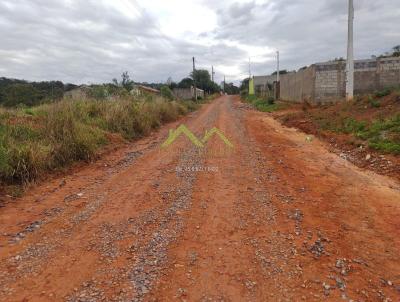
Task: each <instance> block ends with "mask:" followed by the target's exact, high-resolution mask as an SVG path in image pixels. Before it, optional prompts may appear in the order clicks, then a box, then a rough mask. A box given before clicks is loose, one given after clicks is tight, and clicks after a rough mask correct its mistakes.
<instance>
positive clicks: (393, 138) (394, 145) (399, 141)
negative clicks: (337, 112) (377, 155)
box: [311, 115, 400, 154]
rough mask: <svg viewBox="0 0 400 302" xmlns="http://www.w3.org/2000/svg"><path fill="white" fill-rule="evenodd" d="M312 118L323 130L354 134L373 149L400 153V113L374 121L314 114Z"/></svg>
mask: <svg viewBox="0 0 400 302" xmlns="http://www.w3.org/2000/svg"><path fill="white" fill-rule="evenodd" d="M311 118H312V119H313V121H314V122H315V123H316V124H317V125H318V126H319V128H321V129H322V130H328V131H333V132H337V133H346V134H352V135H353V136H354V137H355V138H357V139H360V140H363V141H365V142H367V144H368V146H369V147H370V148H372V149H375V150H379V151H383V152H387V153H394V154H400V115H396V116H394V117H391V118H386V119H378V120H373V121H365V120H356V119H354V118H352V117H344V116H339V117H337V118H336V119H333V118H332V119H329V118H328V117H326V116H322V115H321V116H319V115H317V116H316V115H314V116H312V117H311Z"/></svg>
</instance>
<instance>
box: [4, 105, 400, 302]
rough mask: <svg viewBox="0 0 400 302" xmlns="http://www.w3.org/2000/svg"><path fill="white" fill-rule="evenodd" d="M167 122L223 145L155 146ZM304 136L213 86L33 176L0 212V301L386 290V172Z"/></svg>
mask: <svg viewBox="0 0 400 302" xmlns="http://www.w3.org/2000/svg"><path fill="white" fill-rule="evenodd" d="M180 123H184V124H185V125H186V126H187V127H188V128H189V129H190V130H191V131H192V132H193V133H194V134H195V135H196V136H197V137H199V138H201V137H203V135H204V133H205V131H206V130H210V129H212V128H213V127H217V128H218V129H219V130H221V131H222V133H224V135H225V136H226V137H227V138H228V139H229V140H230V142H232V144H233V145H234V148H233V149H231V148H230V147H228V146H226V145H225V144H224V143H223V141H222V140H219V139H218V137H217V136H214V137H213V138H212V139H211V140H210V141H209V142H208V143H207V145H206V147H205V149H203V150H201V151H199V150H198V149H197V148H196V147H194V146H193V145H192V144H191V142H190V141H189V140H187V139H185V138H184V137H181V138H179V139H178V140H177V141H175V142H174V144H173V147H171V148H169V149H160V146H161V144H162V143H163V141H164V140H165V139H166V138H167V136H168V131H169V128H176V127H178V126H179V124H180ZM305 138H306V137H305V135H304V134H302V133H300V132H297V131H295V130H294V129H287V128H284V127H282V126H281V125H280V124H279V123H277V122H276V121H274V120H273V119H272V118H270V117H269V116H268V115H266V114H263V113H259V112H255V111H253V110H250V109H249V108H248V107H247V106H246V105H243V104H241V103H240V102H239V101H238V100H237V99H236V98H234V97H221V98H219V99H217V100H216V101H214V102H213V103H211V104H208V105H205V106H204V107H203V108H202V109H201V110H200V111H199V112H197V113H194V114H192V115H190V116H189V117H187V118H184V119H183V120H182V121H180V122H179V123H174V124H171V125H169V126H168V127H165V128H163V129H161V130H160V131H159V132H158V133H155V134H153V135H152V136H151V137H149V138H146V139H144V140H142V141H139V142H137V143H134V144H132V145H131V146H129V147H127V148H125V149H123V150H120V151H117V152H115V153H114V154H111V155H109V156H107V157H105V158H103V159H101V160H99V162H97V163H95V164H93V165H91V166H88V167H87V168H84V169H81V170H79V171H76V172H75V173H73V174H72V175H69V176H67V177H66V179H65V181H62V182H61V179H59V180H57V179H56V180H53V181H50V182H49V183H48V184H44V185H40V186H38V187H37V188H34V189H33V190H32V191H31V192H30V193H29V194H27V196H26V197H24V198H23V199H22V200H20V201H18V204H16V205H15V206H13V207H11V206H9V207H7V208H5V209H3V210H2V212H0V221H2V234H1V235H2V237H0V248H1V250H2V253H1V256H0V257H1V260H2V261H1V263H0V301H299V300H303V301H321V300H328V301H338V300H341V299H343V300H348V301H349V300H354V301H397V300H398V298H399V295H400V273H399V272H400V262H399V261H398V255H399V254H400V253H399V252H400V240H399V238H400V236H398V235H400V222H399V220H398V218H397V217H398V214H399V213H400V205H399V202H398V201H399V200H400V189H399V188H400V186H399V184H398V183H396V182H395V181H394V180H391V179H389V178H385V177H382V176H378V175H376V174H373V173H371V172H367V171H362V170H360V169H358V168H356V167H354V166H352V165H351V164H348V163H347V162H346V161H344V160H343V159H341V158H339V157H337V156H336V155H334V154H330V153H329V152H328V151H327V150H326V148H325V147H324V145H323V144H322V143H320V142H318V141H317V140H315V141H313V142H309V141H308V140H306V139H305ZM221 150H222V152H221ZM196 170H198V171H197V172H196ZM60 182H61V183H62V185H60ZM3 226H4V227H3Z"/></svg>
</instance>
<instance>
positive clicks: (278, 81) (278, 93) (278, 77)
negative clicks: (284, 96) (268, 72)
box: [275, 51, 281, 100]
mask: <svg viewBox="0 0 400 302" xmlns="http://www.w3.org/2000/svg"><path fill="white" fill-rule="evenodd" d="M279 63H280V62H279V51H277V52H276V86H275V99H276V100H279V99H280V97H281V75H280V73H281V71H280V66H279Z"/></svg>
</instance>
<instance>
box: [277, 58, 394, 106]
mask: <svg viewBox="0 0 400 302" xmlns="http://www.w3.org/2000/svg"><path fill="white" fill-rule="evenodd" d="M345 71H346V62H345V61H335V62H326V63H317V64H314V65H311V66H310V67H308V68H307V69H305V70H300V71H298V72H292V73H289V74H287V75H283V76H281V98H282V99H285V100H289V101H295V102H296V101H297V102H298V101H303V100H305V99H307V100H310V101H312V102H315V103H324V102H330V101H338V100H340V99H343V98H344V97H345V95H346V72H345ZM354 71H355V72H354V90H355V94H365V93H372V92H374V91H376V90H381V89H384V88H386V87H393V86H398V85H400V58H397V57H393V58H378V59H368V60H357V61H355V64H354Z"/></svg>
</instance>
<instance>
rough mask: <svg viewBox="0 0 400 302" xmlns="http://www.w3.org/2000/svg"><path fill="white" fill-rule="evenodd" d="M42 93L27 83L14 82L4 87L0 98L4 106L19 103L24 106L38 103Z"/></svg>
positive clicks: (42, 96)
mask: <svg viewBox="0 0 400 302" xmlns="http://www.w3.org/2000/svg"><path fill="white" fill-rule="evenodd" d="M43 98H44V95H43V94H42V93H41V91H40V90H38V89H37V88H35V87H33V85H32V84H28V83H16V84H12V85H9V86H7V87H5V89H4V90H3V91H2V97H1V99H2V100H3V102H4V105H5V106H8V107H12V106H17V105H20V104H23V105H26V106H33V105H38V104H39V103H40V100H42V99H43Z"/></svg>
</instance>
